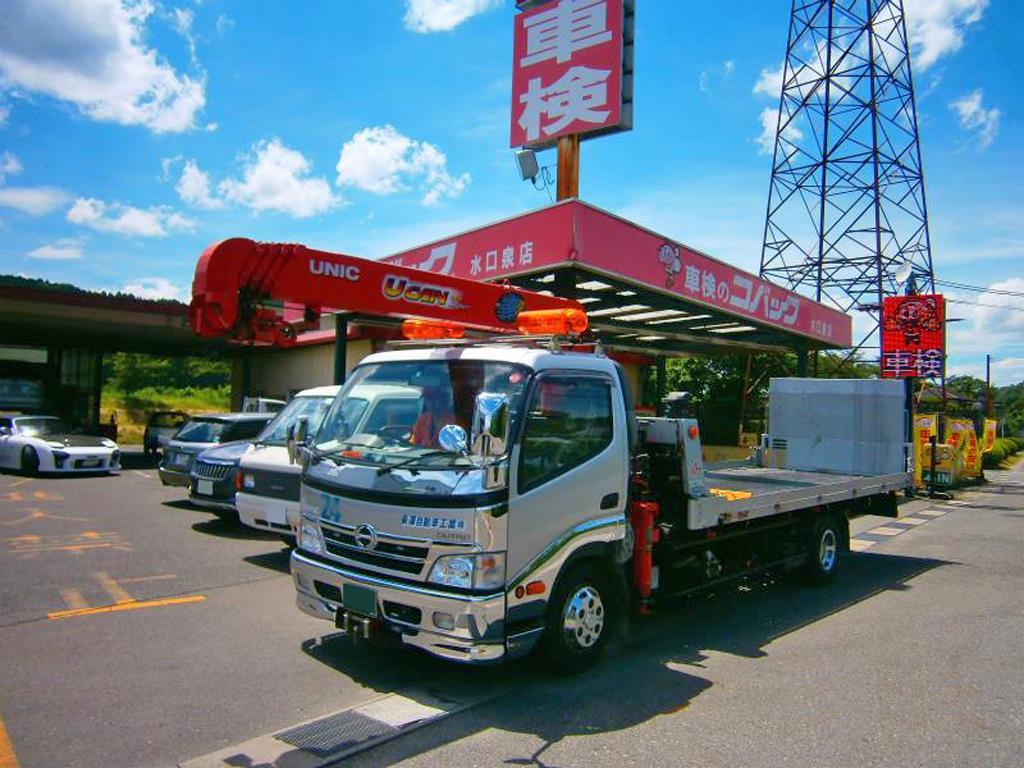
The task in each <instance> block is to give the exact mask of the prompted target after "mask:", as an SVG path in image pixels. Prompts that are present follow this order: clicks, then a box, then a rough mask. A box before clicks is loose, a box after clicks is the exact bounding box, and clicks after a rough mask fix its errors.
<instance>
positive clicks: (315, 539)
mask: <svg viewBox="0 0 1024 768" xmlns="http://www.w3.org/2000/svg"><path fill="white" fill-rule="evenodd" d="M298 544H299V548H300V549H304V550H306V551H307V552H311V553H313V554H314V555H322V554H323V553H324V549H325V548H324V537H323V535H322V534H321V533H320V525H319V524H318V523H317V521H316V520H314V519H313V518H310V517H305V516H303V518H302V522H301V523H300V524H299V542H298Z"/></svg>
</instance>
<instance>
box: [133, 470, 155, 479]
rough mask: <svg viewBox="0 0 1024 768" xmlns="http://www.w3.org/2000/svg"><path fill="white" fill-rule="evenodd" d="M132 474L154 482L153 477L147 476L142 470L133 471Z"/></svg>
mask: <svg viewBox="0 0 1024 768" xmlns="http://www.w3.org/2000/svg"><path fill="white" fill-rule="evenodd" d="M132 472H134V473H135V474H136V475H139V476H140V477H144V478H146V479H147V480H152V479H153V476H152V475H147V474H146V473H145V472H143V471H142V470H141V469H133V470H132Z"/></svg>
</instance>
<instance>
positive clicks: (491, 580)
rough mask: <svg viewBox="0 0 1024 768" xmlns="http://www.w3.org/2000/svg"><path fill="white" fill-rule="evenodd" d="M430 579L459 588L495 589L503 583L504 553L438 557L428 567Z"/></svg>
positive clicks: (436, 582)
mask: <svg viewBox="0 0 1024 768" xmlns="http://www.w3.org/2000/svg"><path fill="white" fill-rule="evenodd" d="M430 581H432V582H434V583H435V584H444V585H445V586H448V587H459V588H461V589H495V588H497V587H500V586H502V585H504V583H505V553H504V552H484V553H481V554H476V555H448V556H446V557H439V558H438V559H437V561H436V562H435V563H434V567H433V568H431V569H430Z"/></svg>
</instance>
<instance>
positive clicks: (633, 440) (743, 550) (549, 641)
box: [292, 341, 912, 671]
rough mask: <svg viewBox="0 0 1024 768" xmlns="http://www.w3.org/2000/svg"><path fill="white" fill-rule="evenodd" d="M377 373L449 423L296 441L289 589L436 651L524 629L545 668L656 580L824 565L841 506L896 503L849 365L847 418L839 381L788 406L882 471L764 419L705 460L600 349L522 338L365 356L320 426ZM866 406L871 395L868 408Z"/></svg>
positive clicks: (904, 476)
mask: <svg viewBox="0 0 1024 768" xmlns="http://www.w3.org/2000/svg"><path fill="white" fill-rule="evenodd" d="M385 382H386V383H392V384H400V385H401V386H405V387H412V388H418V389H420V391H422V392H423V393H424V400H425V404H424V409H423V410H424V411H426V410H428V409H429V407H430V404H431V402H433V403H441V410H442V411H444V412H445V414H446V415H445V416H444V417H443V419H442V421H447V422H448V423H447V425H445V426H444V427H443V428H442V429H441V430H440V432H441V434H440V435H439V436H438V437H439V441H440V442H438V443H435V444H433V445H430V446H428V445H424V444H422V443H421V442H420V443H418V442H417V441H416V440H414V439H411V438H412V435H411V434H410V431H409V430H408V429H406V430H404V431H394V430H392V431H391V432H386V431H384V432H377V433H375V434H354V435H351V436H349V439H347V440H344V441H340V442H339V441H333V440H327V441H325V440H322V439H320V438H318V437H314V438H313V439H312V440H311V441H310V442H309V448H308V449H306V450H305V451H302V450H301V449H298V448H297V447H296V448H295V450H296V451H298V452H299V453H301V454H302V456H303V461H304V462H305V463H306V468H305V471H304V473H303V481H302V502H301V508H300V511H301V520H300V526H299V541H298V548H297V549H296V550H295V551H294V552H293V554H292V573H293V576H294V581H295V586H296V590H297V602H298V605H299V607H300V608H301V609H302V610H303V611H304V612H306V613H308V614H310V615H312V616H316V617H320V618H323V619H325V620H328V621H331V622H332V623H334V624H335V625H336V626H337V627H339V628H341V629H343V630H345V631H347V632H350V633H352V634H353V635H354V636H357V637H370V636H371V635H373V634H374V633H380V632H383V633H393V634H394V635H395V636H396V637H397V638H400V640H401V641H402V642H403V643H405V644H406V645H409V646H412V647H416V648H419V649H422V650H425V651H427V652H429V653H432V654H434V655H437V656H441V657H444V658H447V659H454V660H458V661H465V662H493V661H498V660H501V659H505V658H514V657H518V656H522V655H525V654H527V653H529V652H531V651H532V650H534V649H538V648H539V650H540V651H541V652H542V653H543V654H544V655H545V656H546V657H547V659H548V660H549V661H550V662H551V663H552V665H553V667H554V668H555V669H558V670H561V671H573V670H580V669H583V668H585V667H586V666H588V665H589V664H591V663H592V662H593V661H594V660H595V659H596V658H597V657H598V655H599V654H600V653H601V650H602V648H603V647H604V645H605V642H606V641H607V638H608V637H609V635H610V633H611V632H612V631H613V629H614V628H615V625H616V624H617V623H619V622H621V621H623V620H625V619H626V617H627V616H628V615H629V614H630V613H631V612H634V611H640V612H647V611H649V610H651V608H652V607H653V605H654V604H655V602H656V601H657V599H658V598H659V597H661V596H663V595H668V594H679V593H684V592H688V591H691V590H697V589H702V588H706V587H708V586H710V585H714V584H718V583H720V582H723V581H725V580H728V579H734V578H737V577H740V576H743V575H745V574H749V573H751V572H754V571H758V570H762V569H768V568H787V569H789V568H797V567H802V568H803V569H804V570H805V572H806V575H807V576H808V577H809V578H810V579H811V580H812V581H817V582H825V581H828V580H830V579H831V578H832V577H833V576H834V575H835V573H836V572H837V570H838V569H839V566H840V565H841V563H842V561H843V557H844V554H845V553H846V552H847V551H848V543H849V530H848V519H849V518H850V517H852V516H854V515H858V514H862V513H874V514H885V515H895V509H896V499H895V495H896V494H897V493H898V492H900V491H903V490H904V489H906V488H908V487H909V486H910V484H911V482H912V476H911V474H910V473H908V472H907V471H906V466H905V463H903V460H902V458H901V457H902V455H903V449H904V445H903V444H902V441H901V440H900V439H899V437H898V436H896V435H898V433H896V432H894V431H893V430H891V429H889V428H888V427H885V428H882V429H881V431H880V427H879V423H880V422H882V421H886V422H891V421H893V418H892V416H891V414H892V413H893V412H894V411H893V409H892V404H893V403H894V402H895V403H896V410H897V411H898V410H899V409H900V408H902V401H901V400H900V399H899V398H900V397H901V396H902V388H901V387H899V384H898V383H896V384H893V382H884V381H882V382H866V383H865V382H859V383H857V385H856V386H858V387H860V390H863V391H862V395H861V399H860V400H859V401H857V404H856V405H855V406H851V407H853V409H854V410H855V411H857V414H859V415H860V423H861V426H860V427H857V424H856V423H854V424H853V429H854V430H855V431H856V430H858V429H859V431H860V432H861V433H862V434H856V433H855V434H844V435H835V434H830V431H831V432H834V430H835V428H836V427H837V426H842V427H849V424H846V423H845V422H844V420H843V419H842V418H839V419H836V418H833V414H832V413H831V409H833V408H835V407H836V406H837V403H841V401H842V400H843V399H844V398H845V399H847V400H849V398H846V397H845V395H844V394H843V392H837V393H836V394H837V395H838V397H817V398H816V397H810V398H804V399H803V400H799V401H798V402H797V403H796V404H797V405H798V406H799V407H800V408H801V409H802V410H803V416H804V417H806V416H807V414H808V411H809V412H810V413H811V415H814V412H815V410H816V409H818V410H821V408H824V411H822V412H821V413H820V414H818V415H819V416H820V418H818V419H817V421H816V422H815V423H816V424H817V425H818V428H819V430H820V431H822V435H818V436H816V438H815V439H816V440H817V441H818V447H819V449H818V450H814V451H811V452H810V456H811V459H809V460H810V461H812V462H813V461H816V460H817V459H816V458H814V457H823V459H822V460H823V461H825V463H829V462H830V461H834V457H835V456H836V455H839V456H840V458H839V459H838V463H839V464H840V465H842V464H843V463H844V462H846V463H848V462H849V461H850V459H851V457H853V458H856V457H857V456H859V455H862V456H869V455H874V454H873V453H871V451H872V450H873V448H872V446H873V445H876V444H877V445H879V446H881V449H882V453H888V454H889V455H890V456H891V455H896V456H897V457H899V461H900V465H899V466H897V467H895V469H896V470H897V471H888V472H886V471H879V469H878V467H877V466H875V467H873V468H872V471H870V472H866V473H863V474H860V473H856V472H845V473H844V472H837V471H807V470H801V469H792V468H788V467H787V466H785V465H786V463H787V461H788V457H787V451H786V447H785V446H786V445H787V442H786V440H787V439H788V440H789V441H790V443H793V442H794V441H793V437H792V434H790V435H789V436H788V438H786V437H783V438H779V437H773V436H772V435H767V436H766V437H765V438H764V443H763V448H762V450H760V451H759V452H758V453H759V456H760V464H761V466H758V465H755V464H753V463H748V464H746V465H742V466H735V465H734V466H729V467H724V468H716V469H709V468H706V467H705V466H704V462H703V460H702V458H701V442H700V427H699V424H698V423H697V422H696V421H695V420H693V419H687V418H678V419H677V418H651V417H645V418H635V417H634V415H633V412H632V408H631V405H630V402H629V396H628V391H627V388H626V385H625V379H624V376H623V373H622V370H621V369H620V367H619V366H618V364H617V363H615V362H614V361H612V360H611V359H609V358H607V357H605V356H603V355H602V354H601V353H600V352H599V351H598V352H597V353H587V352H579V351H563V349H562V348H561V347H559V346H558V345H557V344H548V343H531V342H529V341H523V342H518V343H517V342H509V343H480V344H446V345H443V346H428V347H426V348H410V349H400V350H396V351H390V352H383V353H378V354H374V355H371V356H369V357H367V358H366V359H365V360H364V361H363V362H362V363H361V364H360V366H359V367H358V368H356V370H355V371H354V373H353V375H352V377H351V378H350V379H349V382H348V385H347V386H346V388H345V389H344V390H343V391H342V392H341V394H340V395H339V398H338V400H337V401H336V402H335V404H334V405H333V406H332V409H331V411H329V412H328V414H327V416H326V417H325V419H324V422H323V426H322V427H321V430H320V431H321V434H322V435H330V434H332V433H333V431H334V430H335V427H333V426H332V424H333V420H334V419H336V418H338V414H340V413H341V412H342V411H343V409H344V402H345V397H346V393H347V392H349V391H351V390H352V389H353V388H355V387H359V386H364V385H365V384H367V383H385ZM848 384H849V383H848V382H842V381H837V382H835V383H834V385H832V383H831V382H827V381H825V382H820V381H819V382H816V383H815V387H817V388H824V389H822V391H823V392H828V388H829V387H830V385H832V386H834V387H839V388H842V387H843V386H846V385H848ZM773 385H774V382H773ZM865 387H866V390H865ZM882 390H884V391H882ZM865 392H866V394H865ZM872 392H875V393H876V394H879V395H881V396H880V397H874V395H873V394H872ZM892 395H895V396H896V397H895V399H894V398H893V397H892ZM428 401H429V402H428ZM816 403H817V405H816ZM838 407H839V408H840V409H842V408H843V407H844V406H843V405H841V404H840V405H839V406H838ZM864 407H867V408H868V409H871V408H875V407H877V411H878V412H877V418H873V419H872V418H869V419H867V420H866V421H867V424H866V426H865V423H864V422H865V419H864V418H863V415H864V414H863V413H862V412H861V411H862V410H863V408H864ZM886 409H888V410H886ZM790 410H792V409H790ZM847 421H850V420H847ZM852 421H853V422H857V419H856V418H854V419H853V420H852ZM895 421H896V422H897V423H898V421H899V417H897V418H896V419H895ZM438 423H439V424H440V422H438ZM467 433H468V434H467ZM894 436H896V437H895V440H896V442H897V443H898V444H897V445H889V444H888V443H891V442H892V439H893V437H894ZM300 437H301V435H300ZM822 440H824V443H822ZM880 440H881V441H883V442H879V441H880ZM872 441H874V443H873V442H872ZM773 445H774V448H773ZM293 447H295V446H293ZM792 447H793V448H795V447H796V446H795V444H794V445H793V446H792ZM830 456H831V457H833V458H830ZM805 458H806V457H805ZM869 463H872V464H875V465H877V464H878V463H879V462H878V461H871V462H869ZM883 463H884V462H883ZM891 463H892V462H890V464H891ZM773 464H775V465H781V466H773ZM890 468H891V467H890Z"/></svg>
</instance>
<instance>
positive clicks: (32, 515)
mask: <svg viewBox="0 0 1024 768" xmlns="http://www.w3.org/2000/svg"><path fill="white" fill-rule="evenodd" d="M24 511H25V512H28V514H27V515H25V517H20V518H18V519H17V520H6V521H3V522H0V525H21V524H22V523H28V522H31V521H32V520H45V519H47V518H49V519H51V520H71V521H73V522H78V523H84V522H86V521H87V520H88V518H86V517H67V516H64V515H51V514H50V513H49V512H44V511H43V510H41V509H35V508H34V507H26V508H25V510H24Z"/></svg>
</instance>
